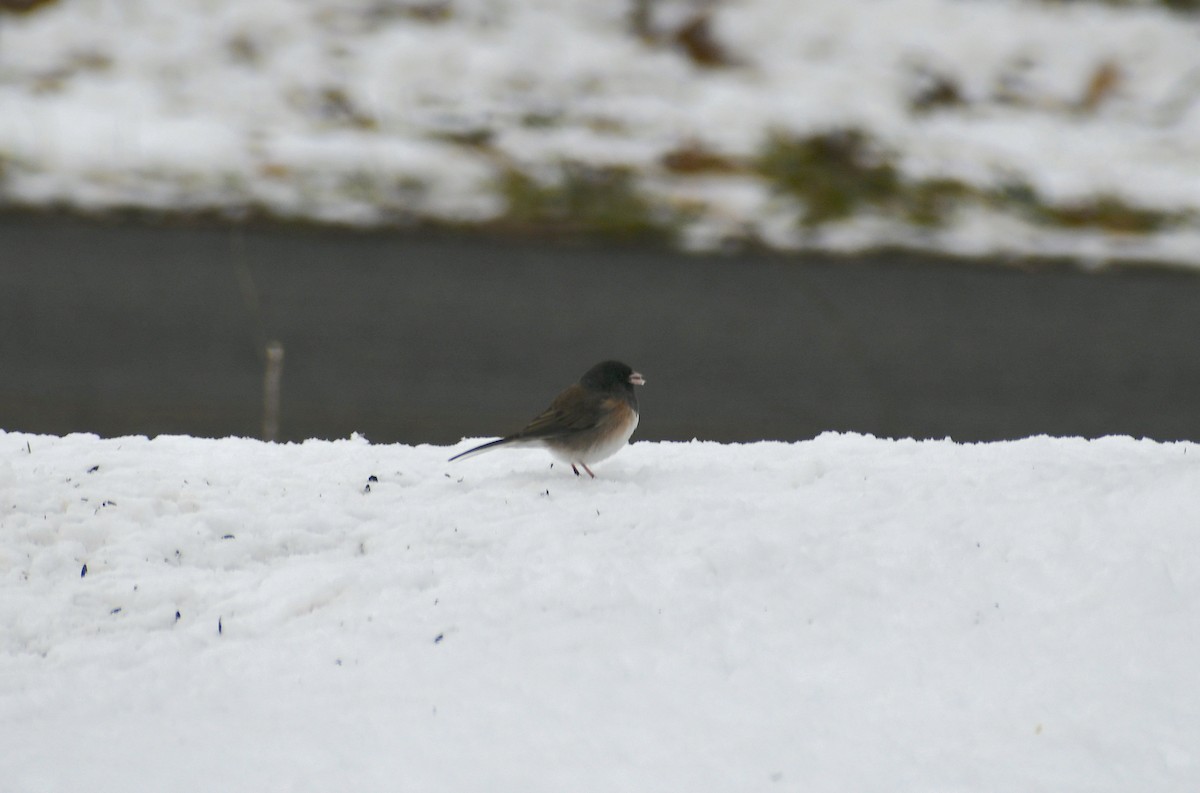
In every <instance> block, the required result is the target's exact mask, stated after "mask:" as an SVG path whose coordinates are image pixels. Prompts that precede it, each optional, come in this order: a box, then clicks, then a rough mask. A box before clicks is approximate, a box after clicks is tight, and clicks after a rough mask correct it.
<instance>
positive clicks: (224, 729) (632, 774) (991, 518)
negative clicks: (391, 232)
mask: <svg viewBox="0 0 1200 793" xmlns="http://www.w3.org/2000/svg"><path fill="white" fill-rule="evenodd" d="M465 448H467V442H466V441H464V442H463V444H461V445H459V446H457V447H455V448H454V449H450V448H441V447H436V446H417V447H410V446H403V445H376V444H371V443H368V442H367V441H366V440H364V439H362V438H360V437H352V438H350V439H346V440H340V441H333V442H329V441H309V442H305V443H302V444H298V445H292V444H289V445H274V444H266V443H262V442H259V441H254V440H245V439H235V438H227V439H221V440H204V439H193V438H187V437H158V438H154V439H146V438H142V437H127V438H115V439H107V440H101V439H98V438H96V437H94V436H90V435H70V436H66V437H49V436H39V435H28V434H22V433H15V432H9V433H3V432H0V747H3V750H2V751H0V790H4V791H6V792H7V791H13V792H14V793H17V792H19V793H34V792H36V791H67V790H87V791H90V792H91V793H108V792H109V791H111V792H112V793H128V791H138V790H154V791H164V790H169V791H173V792H174V793H184V792H185V791H214V790H220V791H254V793H262V791H330V790H352V791H358V792H360V793H364V792H369V791H381V792H382V791H479V790H495V791H532V792H536V791H546V792H547V793H550V792H551V791H554V792H556V793H557V792H559V791H567V790H569V791H597V792H599V791H606V792H607V791H614V790H662V791H693V792H695V793H703V792H704V791H714V792H715V791H721V792H722V793H724V792H725V791H733V790H736V791H756V790H796V791H817V792H818V793H819V792H821V791H828V792H829V793H848V792H854V791H1016V790H1019V791H1054V793H1070V792H1071V791H1079V792H1080V793H1083V792H1084V791H1086V792H1087V793H1098V792H1100V793H1102V792H1104V791H1112V792H1113V793H1128V791H1131V790H1141V791H1156V793H1173V792H1176V791H1177V792H1178V793H1184V792H1185V791H1188V792H1190V791H1195V790H1197V789H1200V719H1198V718H1197V713H1200V631H1198V630H1197V629H1196V626H1197V625H1200V533H1198V532H1197V528H1198V527H1200V496H1198V495H1197V494H1198V493H1200V446H1198V445H1196V444H1193V443H1169V444H1164V443H1157V442H1152V441H1145V440H1141V441H1139V440H1133V439H1129V438H1117V437H1114V438H1105V439H1100V440H1093V441H1087V440H1082V439H1054V438H1046V437H1039V438H1031V439H1027V440H1022V441H1016V442H1006V443H993V444H976V445H969V444H958V443H954V442H952V441H949V440H946V441H926V442H916V441H912V440H883V439H876V438H872V437H865V436H859V435H841V434H826V435H821V436H819V437H817V438H815V439H813V440H811V441H807V442H801V443H754V444H746V445H720V444H715V443H706V442H691V443H634V444H632V445H631V447H630V448H628V449H627V450H625V451H623V452H622V453H621V454H619V455H617V456H616V457H615V458H613V459H612V460H610V461H608V462H606V463H605V464H603V465H600V466H597V467H596V472H597V474H598V478H597V479H595V480H588V479H586V478H580V479H577V478H575V477H574V476H572V475H571V474H570V473H569V471H567V470H564V468H563V467H562V466H554V467H552V468H551V467H549V465H548V463H549V458H548V457H547V456H546V455H545V454H544V453H542V452H538V451H514V452H510V453H508V454H501V453H497V454H493V455H487V456H484V457H480V458H477V459H472V460H469V461H463V462H461V463H459V462H456V463H453V464H450V463H447V462H446V458H447V457H449V455H450V454H451V453H452V452H453V451H459V450H462V449H465ZM372 476H374V477H375V480H374V481H371V480H370V477H372ZM368 484H369V485H370V488H369V490H368V489H367V485H368ZM85 565H86V575H83V574H82V573H83V571H84V566H85ZM218 628H219V629H218Z"/></svg>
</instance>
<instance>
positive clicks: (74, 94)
mask: <svg viewBox="0 0 1200 793" xmlns="http://www.w3.org/2000/svg"><path fill="white" fill-rule="evenodd" d="M633 6H634V2H633V0H629V2H615V3H588V2H579V1H578V0H537V1H536V2H529V0H520V1H518V0H446V1H445V2H439V0H430V1H429V2H421V1H420V0H413V1H412V2H405V1H404V0H379V1H378V2H371V3H363V2H360V1H359V0H310V1H309V2H305V3H291V2H286V1H285V0H171V2H162V0H120V2H117V0H60V1H59V2H57V3H55V4H53V5H50V6H47V7H44V8H42V9H39V10H38V11H36V12H34V13H30V14H26V15H20V16H12V15H10V16H7V17H3V18H0V163H3V164H4V179H3V182H2V183H0V188H2V190H3V195H4V196H5V197H6V200H8V201H10V202H15V203H20V204H29V205H34V206H40V205H48V204H58V203H62V204H67V205H73V206H77V207H83V208H87V209H103V208H105V207H113V206H138V207H146V208H152V209H166V210H176V209H184V210H187V209H196V208H214V207H215V208H222V207H224V208H227V209H228V210H229V211H231V212H233V213H237V212H240V211H244V209H245V208H246V207H250V206H266V207H269V208H270V209H271V210H272V211H274V212H276V213H278V214H281V215H283V216H296V217H301V218H311V219H316V220H324V221H336V222H343V223H353V224H362V225H372V224H376V223H381V222H386V223H395V222H397V221H398V220H399V221H401V222H404V221H405V219H414V218H436V219H442V220H450V221H456V222H457V221H467V222H470V221H478V220H487V219H491V218H495V217H496V216H498V215H499V214H501V213H502V212H503V211H504V208H505V200H504V198H503V197H502V196H501V195H500V194H499V193H498V190H497V187H496V183H497V180H498V178H499V176H500V175H501V174H502V173H503V172H504V171H505V170H506V169H516V170H519V171H524V172H526V173H530V174H535V175H541V177H543V178H546V179H554V178H556V174H558V168H559V166H560V165H561V164H562V163H564V162H571V163H585V164H589V165H594V166H618V167H622V168H629V169H632V171H633V172H634V173H636V174H637V179H638V187H639V189H640V190H642V191H643V192H645V193H646V194H648V195H650V196H653V197H654V198H655V200H656V201H658V202H659V203H661V204H662V205H665V206H673V207H677V208H680V209H683V210H685V211H686V213H687V215H688V217H690V218H691V220H690V221H689V225H688V227H687V229H686V231H685V235H684V238H685V242H686V244H689V245H693V246H696V247H711V246H715V245H720V244H721V243H722V241H723V240H725V239H728V238H730V237H746V236H750V237H752V238H757V239H761V240H764V241H766V242H769V243H771V244H774V245H778V246H780V247H785V248H795V247H804V246H819V247H826V248H836V249H859V248H863V247H869V246H876V245H881V244H903V245H913V246H920V247H927V248H938V249H944V250H948V251H952V252H959V253H970V254H981V253H995V252H1012V253H1047V254H1068V255H1074V256H1083V257H1087V258H1090V259H1098V260H1104V259H1109V258H1132V257H1142V258H1151V259H1167V260H1175V261H1179V262H1184V263H1193V264H1200V221H1198V220H1197V216H1196V213H1197V212H1200V17H1197V16H1196V15H1189V14H1180V13H1172V12H1170V11H1169V10H1167V9H1165V8H1162V7H1160V6H1156V5H1147V4H1135V5H1133V6H1119V7H1118V6H1117V5H1115V4H1105V3H1101V2H1095V3H1093V2H1076V3H1050V2H1038V1H1034V0H979V1H978V2H963V1H962V0H881V1H880V2H870V3H868V2H861V1H860V2H843V1H842V0H727V1H725V2H721V1H720V0H716V1H714V0H660V1H659V2H653V3H648V6H649V8H650V9H651V11H652V13H651V15H650V27H651V30H652V33H653V34H654V35H656V36H658V37H659V40H658V41H647V40H645V39H644V38H639V36H637V35H635V34H634V33H633V31H632V30H631V25H630V21H629V20H630V16H629V14H630V11H631V9H632V8H633ZM701 13H708V14H709V15H710V28H711V30H712V34H713V37H714V38H715V40H716V42H717V43H718V45H719V46H720V47H721V48H722V49H723V50H724V51H725V52H726V53H727V55H728V58H729V60H730V62H731V63H732V65H731V66H729V67H726V68H717V69H706V68H703V67H701V66H699V65H697V64H695V63H693V62H692V60H691V59H689V58H688V57H687V56H686V55H685V54H683V53H682V52H681V50H680V48H679V47H677V46H672V45H671V43H670V42H671V36H672V35H673V34H674V33H675V32H676V31H678V29H679V28H680V26H681V25H682V24H683V23H684V22H685V21H687V20H688V19H689V18H694V17H695V15H697V14H701ZM1105 74H1107V77H1105V76H1104V75H1105ZM938 78H945V79H948V80H949V81H951V82H952V83H953V84H954V85H955V86H957V89H958V92H959V94H960V95H961V98H962V104H961V105H960V106H958V107H955V108H950V109H945V110H935V111H934V112H929V113H919V112H914V111H913V110H912V107H911V102H912V99H913V97H914V96H915V95H917V93H918V92H919V91H920V90H921V89H922V86H925V85H928V84H930V82H931V81H933V80H936V79H938ZM1106 81H1107V82H1106ZM1095 85H1107V87H1103V88H1100V89H1097V90H1096V91H1095V93H1094V96H1093V97H1092V100H1094V101H1090V100H1089V98H1088V97H1089V91H1091V90H1092V88H1091V87H1094V86H1095ZM845 126H856V127H861V128H863V129H865V130H867V131H868V132H869V133H870V134H871V135H872V136H873V137H874V138H875V139H877V140H878V141H879V142H880V144H881V145H882V146H884V147H885V148H886V149H887V150H889V151H891V152H894V153H895V154H896V155H897V157H898V162H899V165H900V167H901V169H902V171H903V172H904V173H905V174H906V175H907V176H909V177H911V178H926V177H936V176H946V177H953V178H957V179H960V180H964V181H966V182H968V183H971V184H974V185H977V186H980V187H986V188H994V187H996V186H997V185H1001V184H1008V183H1012V182H1023V183H1027V184H1029V185H1032V186H1033V187H1034V188H1035V189H1036V190H1037V191H1038V193H1039V194H1040V195H1041V196H1042V197H1043V199H1045V200H1047V201H1050V202H1055V203H1059V202H1067V203H1069V202H1073V201H1085V200H1092V199H1096V198H1098V197H1102V196H1109V195H1111V196H1116V197H1119V198H1121V199H1122V200H1124V201H1126V202H1128V203H1130V204H1133V205H1135V206H1143V207H1148V208H1153V209H1161V210H1168V211H1181V212H1190V213H1192V214H1191V216H1190V217H1191V219H1190V220H1189V221H1187V222H1183V223H1181V224H1179V225H1177V226H1173V227H1171V228H1168V229H1167V230H1165V231H1161V232H1158V233H1155V234H1152V235H1146V236H1144V235H1124V234H1114V233H1106V232H1100V231H1092V232H1071V231H1062V230H1055V229H1053V228H1049V227H1041V226H1036V225H1033V224H1031V223H1029V222H1026V221H1024V220H1020V219H1016V218H1013V217H1011V216H1006V215H1002V214H997V213H992V212H982V213H981V212H980V211H976V210H969V209H968V210H964V212H963V213H962V214H961V216H960V217H957V218H955V219H954V220H953V222H951V223H950V224H949V225H948V226H947V227H946V228H944V229H940V230H932V231H930V230H924V231H921V230H917V229H913V228H910V227H906V226H905V225H904V224H903V223H901V222H900V221H898V220H883V221H881V220H880V219H877V218H872V217H869V216H865V217H860V218H857V219H855V220H852V221H847V222H843V223H839V224H834V225H832V226H831V227H829V228H827V229H824V230H823V231H822V232H821V233H818V234H805V233H803V232H802V231H801V230H800V228H799V226H798V224H797V222H796V221H797V218H798V217H799V212H800V208H798V207H797V206H796V204H795V202H794V201H792V200H790V199H787V198H784V197H781V196H778V195H775V194H773V193H772V191H771V189H770V186H769V185H768V184H767V183H766V182H765V181H763V180H761V179H759V178H757V177H753V176H751V175H746V174H730V175H724V176H722V175H719V174H718V175H707V176H702V177H683V176H678V175H673V174H671V173H669V172H667V171H666V170H664V168H663V167H662V164H661V163H662V157H663V155H665V154H667V153H668V152H671V151H673V150H676V149H678V148H679V147H680V146H682V145H685V144H688V143H698V144H700V145H702V146H704V147H706V148H708V149H710V150H713V151H715V152H717V153H719V154H722V155H726V156H732V157H736V158H750V157H752V156H754V155H755V153H756V152H758V151H761V147H762V146H763V143H764V141H765V140H766V139H767V138H768V136H769V135H770V134H771V132H772V131H777V130H778V131H785V132H788V133H793V134H797V135H803V134H812V133H817V132H822V131H826V130H828V129H831V128H838V127H845ZM456 141H457V142H456ZM463 141H477V142H478V141H483V142H484V143H485V145H482V146H480V145H473V144H464V142H463ZM981 214H982V217H981V216H980V215H981Z"/></svg>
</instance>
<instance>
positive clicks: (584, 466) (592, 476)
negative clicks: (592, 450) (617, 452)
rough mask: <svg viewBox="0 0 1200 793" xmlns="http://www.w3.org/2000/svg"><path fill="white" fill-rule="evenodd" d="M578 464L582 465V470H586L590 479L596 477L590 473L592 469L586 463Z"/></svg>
mask: <svg viewBox="0 0 1200 793" xmlns="http://www.w3.org/2000/svg"><path fill="white" fill-rule="evenodd" d="M580 465H582V466H583V470H585V471H587V472H588V476H590V477H591V478H592V479H595V478H596V475H595V474H593V473H592V469H591V468H588V467H587V463H580Z"/></svg>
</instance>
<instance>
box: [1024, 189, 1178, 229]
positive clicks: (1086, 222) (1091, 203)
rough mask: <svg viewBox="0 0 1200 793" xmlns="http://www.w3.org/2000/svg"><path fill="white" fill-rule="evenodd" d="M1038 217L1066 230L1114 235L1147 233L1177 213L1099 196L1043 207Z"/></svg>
mask: <svg viewBox="0 0 1200 793" xmlns="http://www.w3.org/2000/svg"><path fill="white" fill-rule="evenodd" d="M1038 219H1039V220H1040V221H1041V222H1043V223H1045V224H1047V225H1052V226H1059V227H1061V228H1066V229H1100V230H1102V231H1109V232H1112V233H1114V234H1149V233H1151V232H1154V231H1159V230H1160V229H1162V228H1164V227H1165V226H1167V225H1169V224H1170V223H1172V222H1173V221H1175V220H1177V216H1176V215H1174V214H1172V213H1169V212H1163V211H1160V210H1157V209H1146V208H1144V207H1136V206H1133V205H1131V204H1128V203H1126V202H1125V201H1124V200H1122V199H1120V198H1118V197H1116V196H1112V195H1107V196H1099V197H1098V198H1094V199H1089V200H1087V201H1078V202H1074V203H1070V204H1061V205H1058V206H1043V207H1041V208H1040V211H1039V213H1038Z"/></svg>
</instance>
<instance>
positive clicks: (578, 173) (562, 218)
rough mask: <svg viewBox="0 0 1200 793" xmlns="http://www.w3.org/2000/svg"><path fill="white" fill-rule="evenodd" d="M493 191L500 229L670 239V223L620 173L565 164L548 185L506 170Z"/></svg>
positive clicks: (627, 174)
mask: <svg viewBox="0 0 1200 793" xmlns="http://www.w3.org/2000/svg"><path fill="white" fill-rule="evenodd" d="M498 189H499V191H500V194H501V195H502V196H503V197H504V199H505V201H506V202H507V204H508V210H507V212H506V213H505V215H504V217H503V218H502V220H501V221H500V225H502V226H505V227H507V228H509V229H513V230H520V231H532V232H538V233H549V234H568V235H572V234H579V235H590V236H600V237H604V238H621V239H629V240H643V241H644V240H651V241H667V240H669V239H670V238H671V237H672V236H673V235H674V228H673V224H672V223H670V222H669V221H668V219H667V218H665V217H664V216H663V215H662V213H660V212H658V211H657V210H656V208H655V207H654V206H653V205H652V204H651V203H650V202H649V201H648V200H647V199H646V198H645V196H643V195H642V194H641V193H639V192H638V190H637V189H636V186H635V182H634V177H633V174H632V173H630V172H629V171H627V170H625V169H621V168H596V167H592V166H586V165H581V164H578V163H567V164H564V165H563V166H562V173H561V178H560V179H559V180H558V181H557V182H555V183H553V184H549V185H546V184H542V183H540V182H538V181H536V180H534V179H532V178H531V177H529V176H528V175H526V174H524V173H522V172H520V171H518V170H515V169H508V170H506V171H505V172H504V173H503V174H502V176H501V177H500V180H499V184H498Z"/></svg>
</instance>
